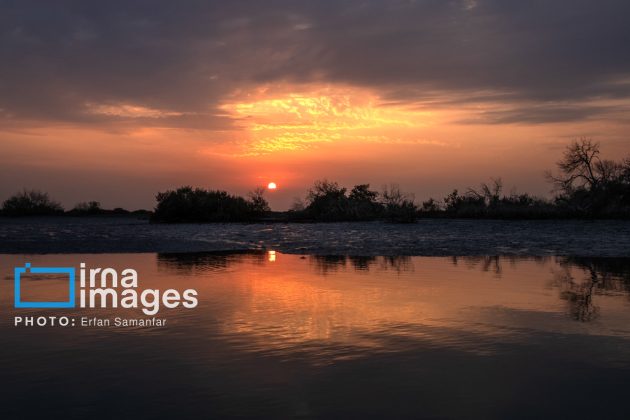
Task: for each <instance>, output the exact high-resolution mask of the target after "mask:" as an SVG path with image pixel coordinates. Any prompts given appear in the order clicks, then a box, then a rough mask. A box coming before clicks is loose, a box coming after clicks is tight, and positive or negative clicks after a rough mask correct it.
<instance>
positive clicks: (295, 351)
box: [0, 251, 630, 419]
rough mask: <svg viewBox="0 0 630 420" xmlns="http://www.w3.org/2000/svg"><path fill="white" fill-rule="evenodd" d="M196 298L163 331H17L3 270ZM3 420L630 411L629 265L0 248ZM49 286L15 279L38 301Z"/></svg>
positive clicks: (116, 312)
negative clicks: (106, 272) (67, 275)
mask: <svg viewBox="0 0 630 420" xmlns="http://www.w3.org/2000/svg"><path fill="white" fill-rule="evenodd" d="M25 262H31V263H32V264H33V266H78V264H79V262H85V263H87V265H88V267H106V266H112V267H115V268H117V269H123V268H126V267H133V268H135V269H136V270H137V271H138V273H139V276H140V288H155V289H160V290H164V289H168V288H176V289H179V290H182V289H187V288H194V289H196V290H197V291H198V293H199V306H198V307H197V308H195V309H182V308H175V309H167V308H163V309H161V310H160V312H159V314H158V315H156V316H158V317H159V318H161V319H166V322H167V324H166V326H163V327H155V326H154V327H126V328H123V327H109V328H107V327H81V326H76V327H66V328H63V327H50V326H49V327H14V326H13V316H14V315H21V316H27V315H51V314H55V315H62V314H66V315H69V316H72V317H75V318H80V317H82V316H85V317H90V318H91V317H99V318H103V319H114V318H115V317H117V316H118V317H127V318H129V317H131V318H133V317H135V318H144V317H145V316H144V315H143V314H142V313H141V312H140V310H129V309H120V308H118V309H76V310H63V309H57V310H50V309H49V310H37V309H22V310H18V309H14V308H13V307H12V299H13V291H12V288H13V273H12V267H14V266H20V265H23V264H24V263H25ZM0 267H1V270H2V271H1V273H0V279H2V281H1V284H0V305H1V307H2V311H3V313H4V314H5V316H3V317H2V318H1V319H0V335H1V336H2V345H1V346H0V362H1V372H2V382H3V384H4V386H3V387H2V388H3V389H2V393H1V394H0V395H1V396H0V407H2V408H1V412H2V413H3V415H2V417H3V418H21V417H43V416H49V417H52V418H57V417H61V416H64V417H81V418H94V417H100V418H155V417H171V418H182V417H200V418H208V417H213V416H244V417H275V418H286V417H302V418H328V417H341V418H345V417H349V416H352V417H359V418H361V417H386V418H396V417H414V418H543V417H544V418H593V417H594V418H607V419H609V418H627V404H626V398H627V390H628V383H629V380H630V300H629V296H630V295H629V291H630V259H627V258H570V257H538V258H527V257H334V256H327V257H326V256H312V255H288V254H283V253H279V252H269V251H260V252H245V253H219V254H208V253H203V254H190V253H188V254H155V253H137V254H82V255H80V254H66V255H60V254H56V255H17V254H13V255H7V254H5V255H0ZM60 285H63V280H61V279H58V278H57V279H55V278H51V279H46V280H41V279H40V280H36V279H34V278H33V279H28V278H27V279H25V280H24V281H23V288H24V290H25V293H26V291H28V290H31V292H32V293H35V295H37V294H40V296H44V295H46V296H54V295H55V294H63V293H62V290H63V287H62V288H60V287H59V286H60Z"/></svg>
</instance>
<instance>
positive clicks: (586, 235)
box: [0, 217, 630, 257]
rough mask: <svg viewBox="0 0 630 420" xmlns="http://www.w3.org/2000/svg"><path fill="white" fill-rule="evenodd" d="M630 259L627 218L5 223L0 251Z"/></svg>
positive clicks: (35, 220)
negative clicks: (165, 223) (384, 221)
mask: <svg viewBox="0 0 630 420" xmlns="http://www.w3.org/2000/svg"><path fill="white" fill-rule="evenodd" d="M260 249H275V250H277V251H281V252H285V253H298V254H319V255H425V256H441V255H449V256H450V255H521V256H532V255H536V256H541V255H579V256H594V257H604V256H608V257H630V221H628V220H625V221H623V220H597V221H585V220H541V221H534V220H528V221H504V220H451V219H446V220H440V219H425V220H420V221H419V222H418V223H414V224H405V225H400V224H392V223H382V222H369V223H315V224H313V223H291V224H286V223H271V224H264V223H252V224H239V223H231V224H205V225H204V224H178V225H162V224H160V225H156V224H149V223H148V222H147V221H144V220H137V219H134V218H132V217H83V218H74V217H54V218H27V219H9V218H0V253H8V254H27V253H59V252H61V253H68V252H74V253H78V252H95V253H102V252H207V251H225V250H233V251H242V250H260Z"/></svg>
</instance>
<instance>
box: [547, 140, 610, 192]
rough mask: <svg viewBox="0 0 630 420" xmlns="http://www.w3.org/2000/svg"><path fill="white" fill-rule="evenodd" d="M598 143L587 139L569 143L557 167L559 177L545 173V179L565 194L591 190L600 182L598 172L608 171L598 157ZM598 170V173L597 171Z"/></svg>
mask: <svg viewBox="0 0 630 420" xmlns="http://www.w3.org/2000/svg"><path fill="white" fill-rule="evenodd" d="M599 154H600V150H599V143H597V142H594V141H592V140H591V139H588V138H581V139H580V140H579V141H575V142H573V143H571V144H570V145H569V146H568V147H567V149H566V151H565V152H564V155H563V157H562V159H561V160H560V161H558V163H557V166H558V169H560V175H558V176H555V175H553V174H551V173H547V174H546V175H547V178H548V179H549V180H550V181H551V182H553V183H554V184H555V186H556V188H557V189H558V190H560V191H563V192H565V193H571V192H572V191H575V190H576V189H578V188H583V189H589V190H590V189H592V188H593V187H597V186H598V185H599V183H600V181H601V179H600V176H599V174H598V172H600V171H601V170H604V171H606V170H607V169H608V166H607V164H604V163H602V160H601V159H600V157H599ZM598 169H599V171H598Z"/></svg>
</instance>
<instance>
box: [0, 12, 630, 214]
mask: <svg viewBox="0 0 630 420" xmlns="http://www.w3.org/2000/svg"><path fill="white" fill-rule="evenodd" d="M628 16H630V2H628V1H627V0H531V1H522V0H417V1H410V0H407V1H397V0H381V1H376V0H374V1H354V0H350V1H344V0H335V1H327V0H315V1H299V0H287V1H273V0H271V1H239V0H235V1H224V0H221V1H181V2H173V1H160V0H157V1H99V2H85V1H55V2H51V1H40V2H34V1H4V0H0V201H1V200H4V199H6V198H8V197H9V196H10V195H11V194H12V193H14V192H16V191H19V190H21V189H22V188H29V189H31V188H35V189H40V190H44V191H47V192H48V193H49V194H50V195H51V197H53V198H55V199H57V200H59V201H61V202H62V204H63V205H64V206H66V207H68V208H71V207H72V206H73V205H75V204H76V203H78V202H81V201H88V200H96V201H100V202H101V203H102V205H103V206H104V207H107V208H113V207H125V208H129V209H136V208H147V209H151V208H153V206H154V205H155V194H156V193H157V192H158V191H164V190H167V189H173V188H177V187H178V186H182V185H192V186H198V187H202V188H210V189H224V190H227V191H229V192H232V193H236V194H241V195H244V194H246V193H247V192H248V191H250V190H252V189H254V188H255V187H257V186H259V185H267V183H269V182H275V183H276V184H277V185H278V189H277V190H275V191H269V192H268V193H267V198H268V199H269V201H270V203H271V206H272V208H273V209H275V210H284V209H287V208H289V207H290V206H291V204H292V203H293V201H294V200H295V198H296V197H297V198H303V197H304V196H305V193H306V190H307V189H308V188H309V186H310V185H312V183H313V182H314V181H315V180H317V179H323V178H326V179H329V180H334V181H338V182H339V183H340V184H342V185H344V186H348V187H352V186H353V185H355V184H358V183H370V184H371V186H372V187H373V188H374V189H377V190H381V189H382V187H383V186H384V185H387V184H391V183H396V184H399V185H400V187H401V188H402V189H403V190H404V191H407V192H409V193H412V194H413V195H414V196H415V197H416V199H417V201H422V200H424V199H427V198H428V197H435V198H438V199H441V198H443V197H444V196H445V195H446V194H448V193H449V192H450V191H451V190H452V189H454V188H457V189H459V190H460V191H465V190H466V189H467V187H474V186H477V185H478V184H479V183H481V182H486V181H488V180H489V179H490V178H497V177H500V178H501V179H502V180H503V183H504V185H505V188H506V192H510V191H512V190H514V191H517V192H530V193H533V194H537V195H541V196H548V195H549V193H550V185H549V184H548V183H547V182H546V181H545V178H544V172H545V171H546V170H551V169H553V168H554V163H555V162H556V161H557V160H558V159H559V158H560V157H561V155H562V151H563V149H564V148H565V147H566V145H567V144H569V143H570V142H571V141H574V140H576V139H578V138H581V137H587V138H592V139H594V140H595V141H598V142H600V144H601V148H602V153H603V155H604V157H608V158H613V159H618V158H621V157H624V156H628V155H630V136H629V135H628V134H629V133H630V130H629V129H630V48H629V47H628V46H629V45H630V25H628V23H627V18H628Z"/></svg>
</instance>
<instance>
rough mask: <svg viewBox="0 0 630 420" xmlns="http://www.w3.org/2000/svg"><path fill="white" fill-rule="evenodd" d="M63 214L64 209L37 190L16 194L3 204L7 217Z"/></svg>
mask: <svg viewBox="0 0 630 420" xmlns="http://www.w3.org/2000/svg"><path fill="white" fill-rule="evenodd" d="M61 213H63V207H61V204H59V203H58V202H56V201H53V200H51V199H50V198H49V197H48V194H47V193H45V192H42V191H37V190H24V191H21V192H19V193H16V194H14V195H13V196H11V197H10V198H9V199H7V200H6V201H5V202H4V203H3V204H2V214H3V215H5V216H12V217H16V216H45V215H54V214H61Z"/></svg>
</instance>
